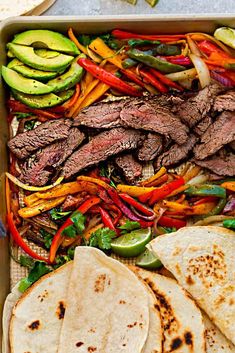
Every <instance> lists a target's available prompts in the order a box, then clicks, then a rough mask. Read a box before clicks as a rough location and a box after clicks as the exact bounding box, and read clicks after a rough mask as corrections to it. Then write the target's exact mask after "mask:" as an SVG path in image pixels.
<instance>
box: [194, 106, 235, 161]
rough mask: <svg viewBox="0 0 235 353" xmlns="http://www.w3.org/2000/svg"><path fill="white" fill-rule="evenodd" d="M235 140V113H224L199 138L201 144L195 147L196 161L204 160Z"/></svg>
mask: <svg viewBox="0 0 235 353" xmlns="http://www.w3.org/2000/svg"><path fill="white" fill-rule="evenodd" d="M234 140H235V113H232V112H224V113H222V114H221V115H220V116H219V117H218V118H217V119H216V120H215V122H214V123H213V124H212V125H211V126H209V128H208V129H207V131H206V132H205V133H204V134H203V135H202V136H201V144H200V145H196V146H195V148H194V154H195V158H196V159H200V160H201V159H205V158H207V157H209V156H211V155H212V154H214V153H216V152H217V151H218V150H220V148H221V147H223V145H226V144H228V143H230V142H232V141H234Z"/></svg>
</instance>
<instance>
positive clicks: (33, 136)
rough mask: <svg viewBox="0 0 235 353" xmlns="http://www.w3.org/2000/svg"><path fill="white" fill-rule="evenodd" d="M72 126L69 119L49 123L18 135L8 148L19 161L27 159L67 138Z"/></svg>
mask: <svg viewBox="0 0 235 353" xmlns="http://www.w3.org/2000/svg"><path fill="white" fill-rule="evenodd" d="M71 124H72V122H71V120H69V119H57V120H50V121H47V122H45V123H43V124H40V125H39V126H37V127H36V128H35V129H33V130H30V131H26V132H23V133H22V134H18V135H16V136H15V137H13V138H12V139H11V140H10V141H9V142H8V147H9V148H10V150H11V152H12V153H13V154H14V155H16V157H18V158H19V159H24V158H27V157H29V156H30V154H32V153H33V152H35V151H36V150H38V149H39V148H43V147H45V146H47V145H49V144H51V143H53V142H54V141H58V140H61V139H65V138H67V137H68V135H69V129H70V126H71Z"/></svg>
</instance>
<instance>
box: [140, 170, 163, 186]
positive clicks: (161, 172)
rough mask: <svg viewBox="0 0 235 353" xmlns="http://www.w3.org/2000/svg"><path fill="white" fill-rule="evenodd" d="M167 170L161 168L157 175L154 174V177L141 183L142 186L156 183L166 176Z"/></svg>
mask: <svg viewBox="0 0 235 353" xmlns="http://www.w3.org/2000/svg"><path fill="white" fill-rule="evenodd" d="M166 172H167V170H166V168H165V167H161V168H160V169H159V170H158V171H157V173H156V174H154V175H153V176H151V177H150V178H148V179H147V180H144V181H142V182H141V186H147V185H148V184H150V183H152V182H153V181H155V180H156V179H158V178H160V177H161V176H163V175H164V174H166Z"/></svg>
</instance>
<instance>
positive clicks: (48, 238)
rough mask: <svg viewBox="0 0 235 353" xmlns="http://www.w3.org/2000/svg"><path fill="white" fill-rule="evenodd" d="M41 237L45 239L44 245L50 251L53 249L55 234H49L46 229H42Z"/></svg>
mask: <svg viewBox="0 0 235 353" xmlns="http://www.w3.org/2000/svg"><path fill="white" fill-rule="evenodd" d="M39 232H40V234H41V236H42V237H43V240H44V245H45V247H46V248H47V249H50V247H51V243H52V239H53V237H54V234H51V233H48V232H47V231H46V230H45V229H43V228H41V229H40V230H39Z"/></svg>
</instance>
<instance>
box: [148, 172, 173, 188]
mask: <svg viewBox="0 0 235 353" xmlns="http://www.w3.org/2000/svg"><path fill="white" fill-rule="evenodd" d="M168 179H169V175H168V174H164V175H163V176H161V177H160V178H158V179H156V180H154V181H152V182H151V183H149V184H147V185H146V186H147V187H152V186H154V187H157V186H159V185H162V184H165V183H166V182H167V181H168Z"/></svg>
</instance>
